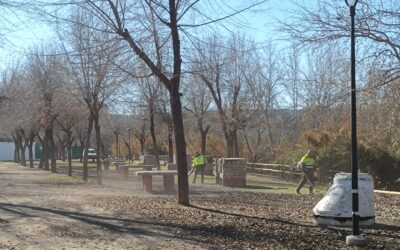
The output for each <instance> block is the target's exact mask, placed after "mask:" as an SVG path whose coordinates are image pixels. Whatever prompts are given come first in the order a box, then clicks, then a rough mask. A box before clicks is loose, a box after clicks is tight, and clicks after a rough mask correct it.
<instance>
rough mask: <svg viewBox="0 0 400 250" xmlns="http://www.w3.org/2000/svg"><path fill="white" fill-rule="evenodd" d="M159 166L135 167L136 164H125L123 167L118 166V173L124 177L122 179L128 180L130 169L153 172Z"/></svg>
mask: <svg viewBox="0 0 400 250" xmlns="http://www.w3.org/2000/svg"><path fill="white" fill-rule="evenodd" d="M156 167H157V166H155V165H134V164H123V165H118V169H117V170H118V172H119V173H120V174H121V175H122V178H123V179H124V180H127V179H128V177H129V169H130V168H133V169H135V168H137V169H142V170H144V171H152V169H153V168H156Z"/></svg>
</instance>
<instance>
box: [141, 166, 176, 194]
mask: <svg viewBox="0 0 400 250" xmlns="http://www.w3.org/2000/svg"><path fill="white" fill-rule="evenodd" d="M177 174H178V171H176V170H163V171H160V170H157V171H138V172H136V175H137V176H142V180H143V189H144V190H145V191H146V192H151V191H152V190H153V176H162V177H163V186H164V190H166V191H172V190H174V185H175V175H177Z"/></svg>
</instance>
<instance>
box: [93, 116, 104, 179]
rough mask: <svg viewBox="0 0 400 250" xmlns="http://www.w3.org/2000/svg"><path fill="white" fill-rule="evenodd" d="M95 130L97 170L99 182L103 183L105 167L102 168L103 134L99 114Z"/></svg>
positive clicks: (95, 121) (96, 117)
mask: <svg viewBox="0 0 400 250" xmlns="http://www.w3.org/2000/svg"><path fill="white" fill-rule="evenodd" d="M94 130H95V133H96V170H97V184H98V185H103V169H102V168H101V135H100V124H99V116H98V114H96V116H95V117H94Z"/></svg>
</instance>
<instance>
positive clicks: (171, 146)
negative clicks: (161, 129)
mask: <svg viewBox="0 0 400 250" xmlns="http://www.w3.org/2000/svg"><path fill="white" fill-rule="evenodd" d="M173 129H174V127H173V126H172V124H168V163H173V162H174V142H173V141H172V133H173Z"/></svg>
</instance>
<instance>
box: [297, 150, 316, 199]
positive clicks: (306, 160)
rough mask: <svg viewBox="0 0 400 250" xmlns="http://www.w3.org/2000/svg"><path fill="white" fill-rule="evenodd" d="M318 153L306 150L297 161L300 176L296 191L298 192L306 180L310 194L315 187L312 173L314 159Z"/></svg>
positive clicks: (313, 171)
mask: <svg viewBox="0 0 400 250" xmlns="http://www.w3.org/2000/svg"><path fill="white" fill-rule="evenodd" d="M317 156H318V153H317V152H315V151H312V150H308V152H307V153H306V155H304V156H303V157H302V158H301V160H300V161H299V162H298V163H297V167H298V168H299V169H300V170H301V171H302V173H303V175H302V178H301V180H300V182H299V184H298V185H297V188H296V193H298V194H300V189H301V188H302V187H303V186H304V184H306V182H308V184H309V185H310V186H309V190H310V194H312V192H313V189H314V187H315V184H314V173H315V160H316V159H317Z"/></svg>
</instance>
